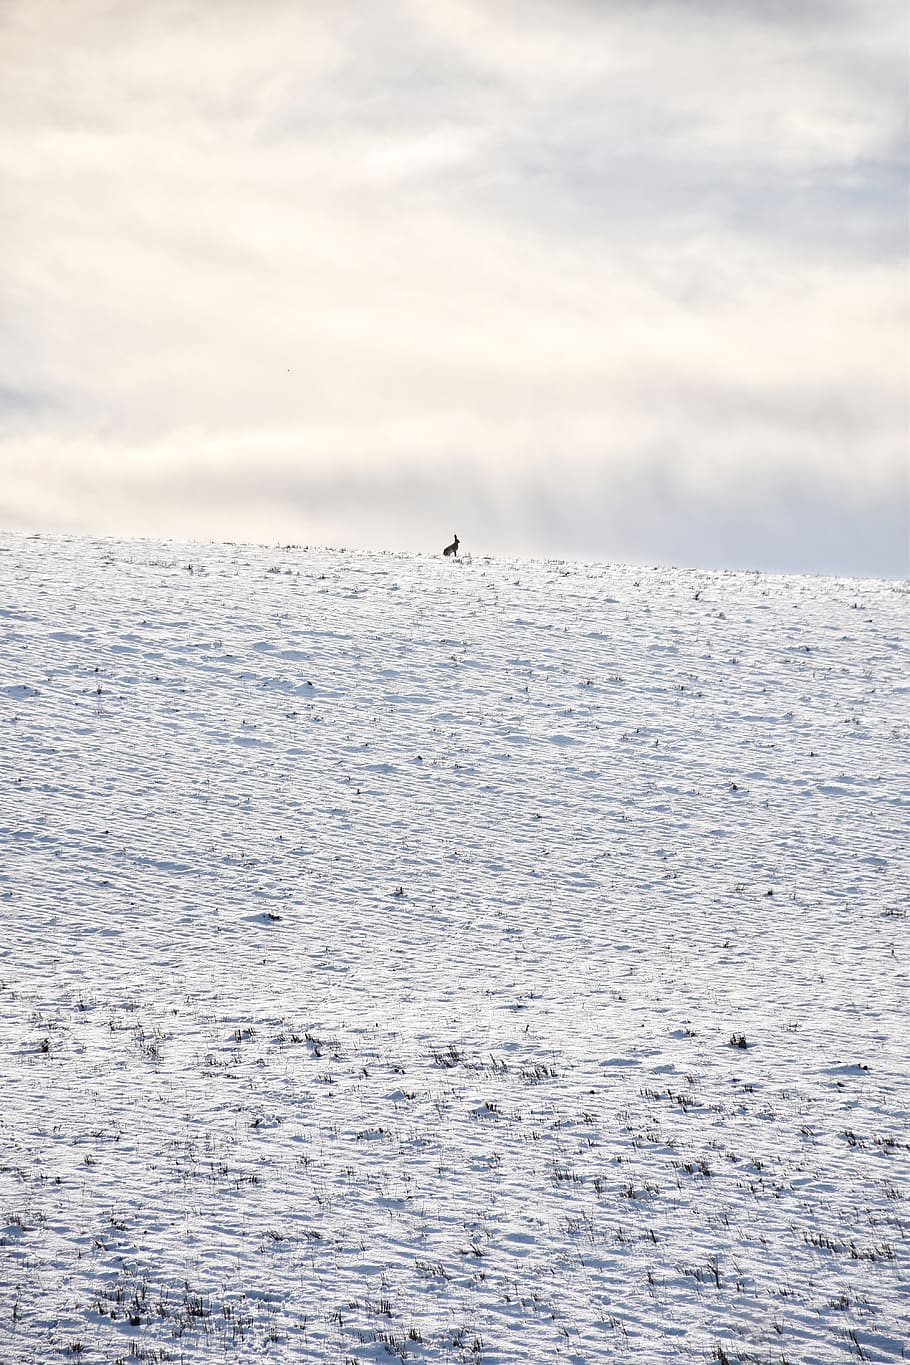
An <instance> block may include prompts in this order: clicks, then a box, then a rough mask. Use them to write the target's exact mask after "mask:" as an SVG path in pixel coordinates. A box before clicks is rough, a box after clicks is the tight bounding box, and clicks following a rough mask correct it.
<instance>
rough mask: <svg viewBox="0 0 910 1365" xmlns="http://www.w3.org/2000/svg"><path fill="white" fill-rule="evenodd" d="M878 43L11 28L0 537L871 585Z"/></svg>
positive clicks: (903, 29) (673, 30)
mask: <svg viewBox="0 0 910 1365" xmlns="http://www.w3.org/2000/svg"><path fill="white" fill-rule="evenodd" d="M906 50H907V19H906V16H905V13H904V7H903V5H896V4H895V5H892V4H891V3H890V0H880V2H879V3H874V4H871V5H859V4H847V3H836V2H835V0H831V3H823V2H820V3H813V4H811V5H810V4H808V3H807V4H802V5H801V4H788V5H784V4H780V5H775V4H767V3H763V4H759V3H758V0H755V3H746V0H743V2H742V3H738V4H737V3H733V4H723V5H721V4H719V3H716V0H702V3H694V4H689V3H687V4H685V5H683V4H681V3H678V2H677V3H674V2H673V0H652V2H651V3H639V4H634V5H633V4H632V3H626V2H624V0H615V2H614V3H597V4H594V3H583V0H568V2H567V3H559V4H557V3H555V0H553V2H552V3H551V2H550V0H531V2H530V3H521V4H519V3H517V2H516V3H511V0H503V2H502V3H499V4H496V5H490V4H487V3H479V0H478V2H477V3H471V2H470V0H438V2H437V3H435V4H434V5H432V6H427V5H423V4H420V3H417V0H392V2H391V3H389V4H387V5H383V6H372V7H366V6H362V5H357V4H354V3H344V0H341V3H331V4H329V3H324V4H323V3H312V4H307V5H305V6H300V5H297V4H294V3H290V0H265V3H263V4H261V5H257V6H251V5H249V4H244V3H240V0H237V2H236V3H231V2H230V0H226V2H225V3H223V4H219V5H217V6H200V5H198V4H195V3H193V4H190V3H184V0H171V2H170V3H163V4H161V5H156V6H142V5H139V4H138V3H137V4H131V3H124V4H121V5H119V6H114V7H111V6H109V5H107V4H103V3H101V2H100V0H97V2H96V0H69V2H68V3H66V4H63V3H62V2H59V3H58V2H52V0H28V3H24V0H13V3H12V4H8V5H7V6H6V7H4V9H3V11H2V15H0V113H2V115H3V117H2V120H0V124H2V127H3V130H4V131H3V132H2V134H0V173H2V177H3V184H4V236H5V239H6V241H5V256H6V260H7V267H8V268H7V270H6V271H5V272H4V276H3V279H2V283H0V306H2V312H0V316H2V319H3V321H2V331H0V359H2V364H3V370H2V373H3V380H2V383H0V524H5V525H12V526H30V527H38V528H40V527H51V526H55V527H68V528H74V529H90V530H97V531H103V532H111V533H123V534H174V535H193V536H197V537H201V538H205V537H209V536H212V537H229V538H232V539H237V538H247V539H265V540H272V539H278V540H282V541H304V542H308V543H314V542H321V543H326V542H327V543H335V544H346V545H377V546H402V547H406V548H436V544H437V542H440V538H442V541H443V542H444V540H445V539H448V536H449V534H450V532H451V531H452V530H453V529H456V530H458V532H459V534H460V535H461V536H462V539H463V541H464V542H465V543H466V546H469V547H470V548H472V549H474V550H476V551H487V552H493V553H496V552H502V553H523V554H535V553H536V554H547V555H566V556H573V555H577V556H584V557H596V558H603V559H620V558H622V559H631V560H640V561H647V562H678V563H705V564H728V565H730V566H731V567H764V568H771V569H774V568H782V569H799V570H803V571H809V572H811V571H819V572H844V573H870V574H882V575H893V576H900V575H903V574H905V573H906V572H907V571H908V549H907V542H908V506H907V504H908V486H907V485H908V466H907V460H908V428H910V405H908V384H907V363H908V306H907V305H908V289H907V261H906V245H907V173H906V164H907V161H906V148H907V130H906ZM441 543H442V542H441Z"/></svg>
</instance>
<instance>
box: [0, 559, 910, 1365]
mask: <svg viewBox="0 0 910 1365" xmlns="http://www.w3.org/2000/svg"><path fill="white" fill-rule="evenodd" d="M908 600H910V599H908V593H907V590H906V587H905V586H904V585H901V584H898V583H887V582H872V581H857V580H850V581H848V580H835V579H821V578H818V579H809V578H783V577H769V576H763V575H759V574H741V573H736V574H734V573H707V572H702V571H697V572H696V571H692V572H687V571H679V570H669V569H654V570H643V569H632V568H628V567H612V566H606V565H580V564H563V563H556V562H546V563H531V562H518V561H503V560H480V559H476V558H475V559H474V560H473V562H472V561H470V560H468V561H467V562H464V561H462V562H458V563H451V562H449V561H445V560H443V559H442V558H441V556H414V555H399V554H391V553H388V554H378V553H377V554H369V553H346V552H344V551H326V550H318V551H314V550H310V549H303V548H298V547H287V548H284V549H271V550H267V549H262V548H254V547H246V546H242V547H241V546H211V545H208V546H201V545H174V544H161V543H154V542H150V541H132V542H127V541H111V540H105V541H92V540H87V539H80V538H76V537H65V536H42V537H26V536H24V535H18V534H7V535H4V536H2V537H0V630H2V652H0V725H2V729H0V764H2V809H0V917H2V920H0V923H2V939H0V1084H2V1095H3V1103H2V1109H0V1361H2V1362H3V1365H46V1363H47V1362H54V1361H58V1360H59V1361H65V1360H70V1361H71V1360H74V1359H81V1360H85V1361H92V1362H115V1361H123V1362H127V1361H133V1360H139V1361H181V1362H188V1363H189V1362H192V1363H193V1365H195V1362H201V1361H220V1360H237V1361H248V1360H249V1361H260V1360H262V1361H265V1360H269V1361H331V1362H339V1365H341V1363H342V1362H351V1361H358V1362H378V1361H386V1362H388V1361H390V1360H394V1359H395V1358H398V1359H401V1360H408V1361H427V1362H443V1361H449V1362H459V1361H476V1362H483V1363H484V1365H496V1363H498V1365H506V1363H507V1362H534V1363H535V1365H540V1363H541V1362H548V1361H559V1360H565V1361H573V1362H591V1361H618V1362H619V1361H621V1362H642V1365H659V1363H661V1362H667V1363H668V1365H669V1363H670V1362H673V1363H674V1365H675V1363H676V1362H708V1361H719V1362H724V1361H727V1362H731V1365H732V1363H733V1362H745V1361H749V1362H776V1363H778V1365H779V1362H785V1361H789V1362H791V1365H796V1363H797V1362H799V1365H832V1362H837V1361H850V1360H868V1361H896V1360H902V1359H906V1358H908V1356H910V1345H908V1340H910V1332H908V1296H910V1283H908V1270H907V1251H908V1238H907V1202H906V1200H907V1194H908V1177H910V1123H908V1089H910V1087H908V1078H907V1061H908V1053H910V1031H908V1026H907V1017H908V1015H907V1006H908V972H907V962H908V933H907V930H908V921H907V914H908V907H910V890H908V887H910V879H908V875H907V874H908V870H910V869H908V853H907V849H908V846H910V841H908V837H907V836H908V811H910V791H908V737H910V712H908V696H910V669H908V650H907V636H906V613H907V607H908Z"/></svg>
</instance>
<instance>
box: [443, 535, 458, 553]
mask: <svg viewBox="0 0 910 1365" xmlns="http://www.w3.org/2000/svg"><path fill="white" fill-rule="evenodd" d="M442 553H443V554H444V555H457V554H458V537H457V536H456V537H455V539H454V540H453V541H452V544H451V545H447V546H446V547H445V549H444V550H443V552H442Z"/></svg>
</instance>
